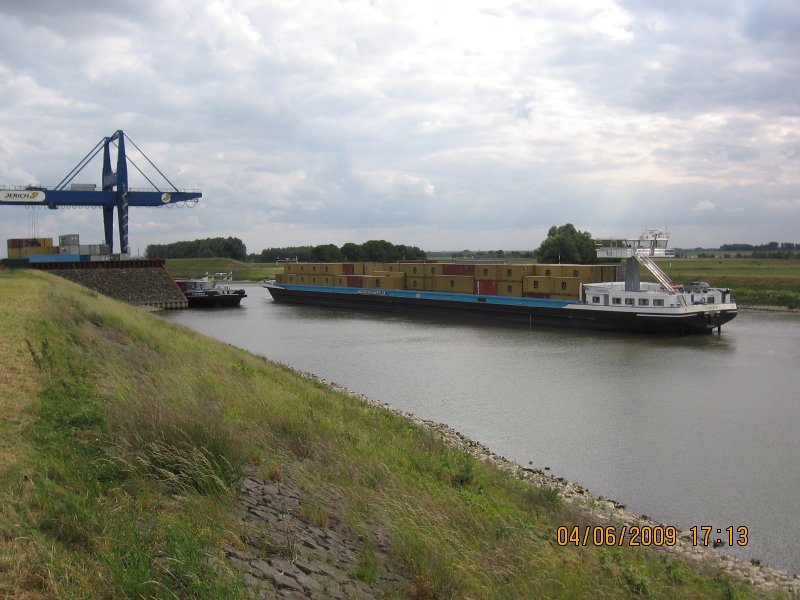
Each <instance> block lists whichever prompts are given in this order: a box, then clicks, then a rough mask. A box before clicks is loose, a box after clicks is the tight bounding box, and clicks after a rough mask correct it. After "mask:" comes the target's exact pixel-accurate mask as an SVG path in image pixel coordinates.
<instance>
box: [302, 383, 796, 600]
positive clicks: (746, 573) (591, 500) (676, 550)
mask: <svg viewBox="0 0 800 600" xmlns="http://www.w3.org/2000/svg"><path fill="white" fill-rule="evenodd" d="M296 372H297V373H298V374H299V375H300V376H302V377H307V378H310V379H313V380H316V381H320V382H322V383H323V384H325V385H328V386H330V387H332V388H333V389H336V390H338V391H341V392H343V393H346V394H349V395H352V396H353V397H356V398H358V399H359V400H360V401H362V402H365V403H367V404H370V405H373V406H377V407H380V408H381V409H383V410H387V411H390V412H393V413H396V414H398V415H400V416H402V417H403V418H406V419H409V420H410V421H412V422H414V423H415V424H417V425H419V426H420V427H423V428H426V429H428V430H430V431H432V432H433V433H434V434H435V435H437V436H438V437H440V438H441V439H442V440H443V441H444V442H445V443H446V444H448V445H449V446H452V447H454V448H458V449H460V450H463V451H464V452H467V453H469V454H470V455H472V456H474V457H475V458H476V459H478V460H480V461H482V462H485V463H487V464H489V465H491V466H492V467H493V468H496V469H498V470H500V471H502V472H504V473H508V474H509V475H511V476H512V477H514V478H516V479H520V480H523V481H528V482H532V483H534V484H535V485H537V486H541V487H544V488H547V489H551V490H554V491H555V492H557V493H558V495H559V497H561V498H562V499H563V500H564V501H565V502H566V503H567V504H568V505H569V506H570V507H571V508H572V509H573V510H574V511H575V513H576V514H578V515H580V518H581V520H584V522H586V523H587V524H591V525H601V526H603V527H608V526H612V527H614V528H615V529H616V530H617V531H620V530H621V528H622V527H623V526H626V527H628V528H630V527H640V528H641V527H650V528H652V529H658V528H664V527H666V526H667V525H665V524H663V523H657V522H655V521H653V520H651V519H650V518H648V517H647V516H645V515H635V514H633V513H631V512H629V511H627V510H626V506H625V505H624V504H621V503H619V502H617V501H615V500H613V499H610V498H605V497H602V496H601V497H594V496H592V494H591V493H590V492H589V491H588V490H587V489H585V488H584V487H582V486H581V485H579V484H577V483H575V482H571V481H567V480H566V479H564V478H560V477H553V476H551V475H548V474H547V473H546V472H545V471H543V470H541V469H537V468H531V467H524V466H522V465H520V464H518V463H516V462H514V461H511V460H509V459H507V458H505V457H504V456H500V455H498V454H496V453H495V452H493V451H492V450H491V449H489V448H488V447H486V446H485V445H483V444H481V443H480V442H476V441H474V440H471V439H469V438H468V437H466V436H464V435H463V434H461V433H459V432H458V431H456V430H454V429H452V428H451V427H449V426H448V425H446V424H444V423H437V422H435V421H430V420H426V419H421V418H419V417H417V416H416V415H413V414H411V413H407V412H404V411H401V410H399V409H396V408H394V407H392V406H390V405H388V404H386V403H383V402H380V401H376V400H373V399H371V398H368V397H367V396H364V395H363V394H358V393H356V392H352V391H350V390H347V389H346V388H344V387H342V386H340V385H338V384H336V383H334V382H329V381H326V380H324V379H322V378H320V377H317V376H316V375H313V374H311V373H304V372H300V371H296ZM591 525H590V526H591ZM692 541H693V537H692V534H691V532H690V531H679V532H678V539H677V543H675V544H664V545H660V546H659V545H654V546H652V549H653V550H655V551H656V552H661V553H664V554H665V555H669V556H675V557H678V558H679V559H681V560H684V561H687V562H690V563H692V564H694V565H696V566H697V567H698V568H700V569H709V568H710V569H718V570H720V571H722V572H725V573H727V574H729V575H730V576H732V577H733V578H735V579H737V580H740V581H746V582H747V583H749V584H751V585H753V586H754V587H755V588H756V589H759V590H762V591H765V592H775V591H777V590H780V591H783V592H785V593H787V594H788V595H789V596H790V597H792V598H796V597H798V595H800V576H799V575H798V574H791V573H788V572H786V571H783V570H780V569H775V568H772V567H769V566H767V565H762V564H761V563H760V561H758V560H753V561H749V562H747V561H743V560H740V559H737V558H735V557H732V556H729V555H726V554H724V553H723V552H720V551H717V550H715V549H714V547H713V544H712V545H711V546H704V545H695V544H693V543H692Z"/></svg>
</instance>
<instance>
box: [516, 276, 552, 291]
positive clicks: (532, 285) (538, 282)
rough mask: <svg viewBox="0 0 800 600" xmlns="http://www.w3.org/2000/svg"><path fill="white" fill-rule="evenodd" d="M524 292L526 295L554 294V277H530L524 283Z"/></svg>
mask: <svg viewBox="0 0 800 600" xmlns="http://www.w3.org/2000/svg"><path fill="white" fill-rule="evenodd" d="M522 291H523V293H525V294H552V293H553V279H552V277H539V276H536V275H529V276H528V277H526V278H525V279H524V280H523V282H522Z"/></svg>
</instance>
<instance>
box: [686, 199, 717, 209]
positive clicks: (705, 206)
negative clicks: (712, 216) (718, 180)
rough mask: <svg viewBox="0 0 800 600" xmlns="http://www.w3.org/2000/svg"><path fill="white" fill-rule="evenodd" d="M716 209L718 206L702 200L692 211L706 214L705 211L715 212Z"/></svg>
mask: <svg viewBox="0 0 800 600" xmlns="http://www.w3.org/2000/svg"><path fill="white" fill-rule="evenodd" d="M716 207H717V205H716V204H714V203H713V202H711V201H710V200H701V201H700V202H698V203H697V204H695V206H694V208H692V210H693V211H694V212H705V211H709V210H714V209H715V208H716Z"/></svg>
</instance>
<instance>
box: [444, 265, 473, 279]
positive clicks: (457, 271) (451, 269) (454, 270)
mask: <svg viewBox="0 0 800 600" xmlns="http://www.w3.org/2000/svg"><path fill="white" fill-rule="evenodd" d="M442 275H465V276H467V277H475V265H442Z"/></svg>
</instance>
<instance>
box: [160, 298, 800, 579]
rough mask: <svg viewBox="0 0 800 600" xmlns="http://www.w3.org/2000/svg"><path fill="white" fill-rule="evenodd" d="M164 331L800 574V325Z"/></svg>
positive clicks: (387, 318)
mask: <svg viewBox="0 0 800 600" xmlns="http://www.w3.org/2000/svg"><path fill="white" fill-rule="evenodd" d="M247 293H248V297H247V298H246V299H245V300H244V301H243V303H242V307H241V308H239V309H220V310H204V311H172V312H165V313H162V314H163V315H164V316H165V318H167V319H170V320H172V321H176V322H179V323H183V324H185V325H187V326H189V327H191V328H193V329H195V330H198V331H201V332H203V333H205V334H207V335H210V336H212V337H215V338H218V339H220V340H223V341H225V342H228V343H231V344H234V345H236V346H239V347H241V348H245V349H247V350H249V351H251V352H254V353H257V354H260V355H263V356H266V357H267V358H269V359H272V360H275V361H279V362H282V363H285V364H288V365H291V366H292V367H295V368H297V369H300V370H303V371H308V372H311V373H314V374H316V375H319V376H321V377H324V378H326V379H329V380H331V381H335V382H336V383H339V384H341V385H344V386H345V387H347V388H349V389H351V390H353V391H357V392H360V393H363V394H366V395H367V396H369V397H371V398H374V399H378V400H382V401H384V402H386V403H388V404H390V405H392V406H395V407H397V408H399V409H402V410H405V411H408V412H411V413H414V414H416V415H418V416H420V417H423V418H426V419H433V420H436V421H439V422H442V423H447V424H448V425H450V426H452V427H454V428H455V429H457V430H459V431H461V432H462V433H464V434H466V435H468V436H469V437H471V438H473V439H475V440H479V441H481V442H483V443H485V444H486V445H488V446H489V447H490V448H491V449H492V450H494V451H495V452H497V453H499V454H502V455H504V456H506V457H508V458H511V459H513V460H516V461H517V462H519V463H521V464H525V465H527V464H528V462H529V461H530V462H532V464H533V466H535V467H538V468H543V467H545V466H547V467H550V468H551V471H550V472H551V473H552V474H554V475H555V476H561V477H565V478H567V479H569V480H572V481H576V482H578V483H580V484H581V485H583V486H585V487H587V488H589V489H590V490H591V491H592V492H593V493H594V494H595V495H604V496H609V497H612V498H614V499H616V500H618V501H620V502H623V503H624V504H626V505H627V506H628V509H629V510H631V511H633V512H634V513H637V514H646V515H648V516H650V517H652V518H654V519H657V520H659V521H662V522H665V523H671V524H675V525H677V526H678V527H680V528H681V529H688V528H689V527H691V526H692V525H698V526H702V525H711V526H713V527H714V528H715V529H716V528H720V529H725V528H727V527H730V526H732V527H733V528H734V530H735V529H736V528H737V527H738V526H740V525H745V526H747V527H748V529H749V543H748V545H747V547H746V548H743V549H738V548H735V549H733V550H732V551H733V552H734V553H735V554H737V555H739V556H740V557H742V558H751V557H758V558H760V559H761V560H762V562H766V563H768V564H771V565H773V566H776V567H780V568H784V569H787V570H789V571H792V572H800V501H798V495H799V494H798V492H800V460H798V457H800V436H798V435H797V432H798V425H800V393H798V391H799V390H800V368H798V367H800V346H798V344H797V340H798V339H800V315H797V314H781V313H761V312H751V311H745V312H742V313H741V314H740V315H739V316H738V317H737V318H736V319H735V320H734V321H733V322H732V323H730V324H728V325H727V326H725V327H724V328H723V333H722V335H721V336H718V335H716V334H712V335H709V336H692V337H680V338H671V337H646V336H640V335H630V334H613V333H611V334H609V333H595V332H582V331H569V330H559V329H535V330H529V329H527V328H519V327H507V326H502V325H501V326H498V325H484V326H480V325H477V326H476V325H467V324H462V323H458V322H446V323H441V322H437V321H436V320H434V319H423V318H417V317H403V316H393V315H383V314H377V313H376V314H366V313H358V312H353V311H347V310H337V309H325V308H314V307H299V306H285V305H277V304H274V303H273V302H272V300H271V299H270V297H269V294H268V293H267V291H266V290H264V289H263V288H261V287H260V286H255V285H254V286H249V287H248V289H247Z"/></svg>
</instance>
